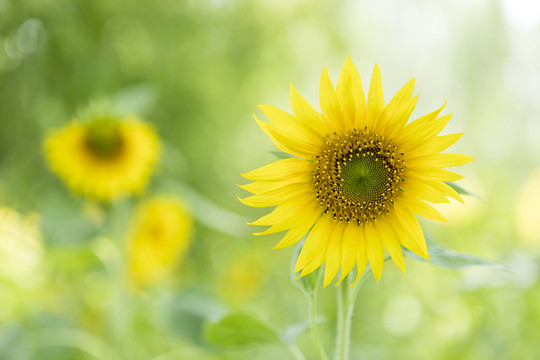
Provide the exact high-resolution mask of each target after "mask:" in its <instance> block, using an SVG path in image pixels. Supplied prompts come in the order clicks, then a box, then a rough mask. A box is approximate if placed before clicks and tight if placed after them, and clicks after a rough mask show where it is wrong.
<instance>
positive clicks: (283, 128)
mask: <svg viewBox="0 0 540 360" xmlns="http://www.w3.org/2000/svg"><path fill="white" fill-rule="evenodd" d="M259 109H261V110H262V112H263V113H264V114H265V115H266V116H267V117H268V119H269V120H270V121H271V122H272V123H273V124H274V125H275V126H276V128H277V129H278V131H279V132H280V133H281V134H283V136H284V137H287V138H291V139H299V140H301V141H303V142H306V143H310V144H312V145H314V146H316V147H318V148H319V147H320V146H321V145H322V144H323V143H324V139H323V137H322V136H321V134H320V133H318V132H315V131H311V128H309V127H306V126H303V124H301V123H298V121H297V120H296V118H295V117H294V116H293V115H291V114H289V113H288V112H286V111H283V110H281V109H278V108H276V107H274V106H270V105H259Z"/></svg>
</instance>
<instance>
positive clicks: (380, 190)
mask: <svg viewBox="0 0 540 360" xmlns="http://www.w3.org/2000/svg"><path fill="white" fill-rule="evenodd" d="M314 164H315V170H314V172H313V185H314V189H315V191H316V193H317V199H318V200H319V203H320V205H321V206H322V207H323V208H324V209H325V211H326V212H327V213H331V214H332V216H333V217H334V219H335V220H338V221H347V222H349V221H355V222H357V223H359V224H360V223H364V222H366V221H373V220H376V219H377V218H378V217H380V216H382V215H383V214H387V213H389V211H390V208H391V207H392V206H393V200H394V199H395V197H396V196H397V194H398V191H399V188H400V184H401V182H402V181H403V177H402V175H403V171H404V169H405V162H404V159H403V154H402V153H399V152H398V149H397V146H396V145H394V144H393V143H392V142H391V141H390V140H388V139H385V138H384V137H383V136H380V135H378V134H376V133H373V132H370V131H368V130H367V129H365V130H364V131H362V132H360V131H357V130H354V131H352V132H351V133H349V134H348V135H336V134H334V135H333V136H332V137H331V138H330V139H329V140H328V141H327V142H326V147H325V148H324V149H323V151H322V152H321V153H320V154H319V155H318V156H317V157H316V158H315V161H314Z"/></svg>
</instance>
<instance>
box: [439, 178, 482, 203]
mask: <svg viewBox="0 0 540 360" xmlns="http://www.w3.org/2000/svg"><path fill="white" fill-rule="evenodd" d="M446 184H447V185H449V186H450V187H451V188H452V189H454V190H456V192H457V193H458V194H460V195H470V196H474V197H475V198H478V199H480V200H484V199H482V197H481V196H479V195H476V194H475V193H472V192H470V191H468V190H466V189H464V188H462V187H461V186H459V185H458V184H456V183H455V182H447V183H446Z"/></svg>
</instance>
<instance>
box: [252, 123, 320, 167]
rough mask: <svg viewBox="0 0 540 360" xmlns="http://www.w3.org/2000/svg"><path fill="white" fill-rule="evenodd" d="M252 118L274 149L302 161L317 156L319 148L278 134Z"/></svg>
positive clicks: (269, 125) (295, 138)
mask: <svg viewBox="0 0 540 360" xmlns="http://www.w3.org/2000/svg"><path fill="white" fill-rule="evenodd" d="M253 117H254V118H255V120H256V121H257V124H259V126H260V128H261V129H262V130H263V131H264V133H265V134H266V135H268V137H269V138H270V139H272V141H273V142H274V144H275V145H276V147H278V148H279V149H280V150H282V151H285V152H287V153H289V154H291V155H295V156H298V157H301V158H304V159H311V158H313V157H314V156H315V155H317V154H318V152H319V148H318V147H317V146H315V145H314V144H312V143H310V142H308V141H305V140H302V139H300V138H298V137H292V136H291V134H283V133H280V132H279V131H278V130H277V129H276V127H275V126H274V125H272V124H270V123H269V122H265V121H260V120H259V119H257V117H256V116H255V115H253ZM287 135H289V136H287Z"/></svg>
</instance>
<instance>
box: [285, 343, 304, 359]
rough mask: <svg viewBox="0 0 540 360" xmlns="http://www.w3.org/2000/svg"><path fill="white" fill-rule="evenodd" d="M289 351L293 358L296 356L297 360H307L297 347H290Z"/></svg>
mask: <svg viewBox="0 0 540 360" xmlns="http://www.w3.org/2000/svg"><path fill="white" fill-rule="evenodd" d="M288 349H289V352H290V353H291V354H292V356H294V358H295V359H296V360H306V357H305V356H304V354H303V353H302V351H300V349H299V348H298V347H297V346H295V345H290V346H289V347H288Z"/></svg>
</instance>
